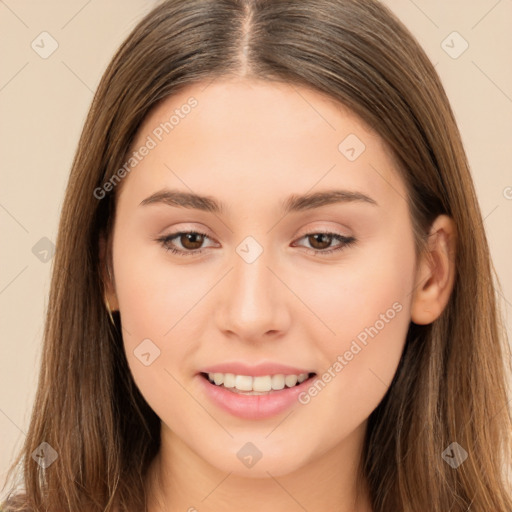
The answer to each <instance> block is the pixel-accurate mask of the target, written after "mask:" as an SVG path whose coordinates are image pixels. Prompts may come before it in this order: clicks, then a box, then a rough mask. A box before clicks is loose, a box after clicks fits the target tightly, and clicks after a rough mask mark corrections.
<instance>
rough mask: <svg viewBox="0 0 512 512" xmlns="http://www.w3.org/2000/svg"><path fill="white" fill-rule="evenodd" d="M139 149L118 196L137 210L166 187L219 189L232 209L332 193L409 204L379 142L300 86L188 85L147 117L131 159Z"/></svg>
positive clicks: (343, 112) (337, 106) (318, 95)
mask: <svg viewBox="0 0 512 512" xmlns="http://www.w3.org/2000/svg"><path fill="white" fill-rule="evenodd" d="M144 146H147V147H150V148H151V149H150V150H146V151H144V156H143V157H142V158H140V159H138V160H137V161H135V160H134V161H133V164H135V165H134V166H133V167H132V170H131V172H130V173H128V176H127V177H126V178H125V180H124V182H123V187H122V188H123V191H122V193H121V196H123V195H125V196H129V197H130V198H131V199H133V200H136V199H138V201H139V203H140V201H141V200H142V199H143V198H144V197H146V196H147V195H149V194H151V193H154V192H155V191H157V190H158V189H159V188H162V187H172V188H174V189H175V188H180V189H183V190H188V191H192V192H195V193H199V194H203V193H206V192H208V193H211V194H213V192H215V193H214V194H213V195H215V196H216V197H219V198H220V199H221V200H223V199H225V201H226V203H231V204H232V205H233V206H236V204H237V202H238V203H239V205H240V206H243V205H245V204H246V203H247V200H248V199H250V200H258V201H259V204H260V206H261V204H262V201H263V202H270V201H273V199H272V198H274V197H276V198H277V197H279V200H281V199H282V198H283V197H284V196H288V195H289V194H290V193H297V194H303V193H305V192H307V191H315V190H316V189H319V190H320V189H325V188H332V187H336V188H340V187H342V188H344V189H353V190H358V191H361V192H363V193H365V194H367V195H369V196H371V197H374V198H376V199H377V198H379V199H377V201H378V202H379V204H382V205H384V206H387V207H388V208H391V207H392V206H393V205H394V204H396V202H397V198H399V197H401V198H402V199H404V198H405V197H406V192H405V187H404V184H403V183H402V181H401V179H400V177H399V175H398V173H397V171H396V166H395V163H394V159H393V157H392V155H391V153H390V151H389V149H388V148H387V146H386V145H385V144H384V142H383V141H382V139H381V138H380V137H379V136H378V135H377V134H376V133H375V132H373V131H371V130H370V129H369V128H368V127H367V126H366V125H365V123H364V122H363V121H362V120H361V119H360V118H358V117H357V116H356V115H355V114H354V113H352V112H351V111H350V110H349V109H348V108H346V107H345V106H343V105H342V104H340V103H338V102H336V101H334V100H333V99H331V98H329V97H328V96H326V95H323V94H321V93H319V92H317V91H314V90H312V89H309V88H305V87H302V86H298V85H296V84H285V83H280V82H265V81H255V80H245V79H231V80H225V79H224V80H221V79H216V80H214V81H213V82H210V83H208V82H207V83H197V84H193V85H191V86H189V87H187V88H185V89H183V90H181V91H180V92H179V93H177V94H175V95H173V96H171V97H169V98H166V99H165V100H163V101H162V102H161V103H160V104H159V105H158V106H157V107H156V108H154V109H153V110H152V111H151V112H150V114H149V115H148V116H147V118H146V119H145V120H144V122H143V124H142V125H141V127H140V129H139V130H138V133H137V136H136V137H135V139H134V142H133V144H132V148H131V150H130V152H129V155H128V156H130V155H132V154H133V152H134V151H135V152H137V151H138V150H139V149H141V148H143V147H144ZM139 153H140V151H139ZM124 189H127V190H124ZM142 196H143V197H142Z"/></svg>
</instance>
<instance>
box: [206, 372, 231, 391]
mask: <svg viewBox="0 0 512 512" xmlns="http://www.w3.org/2000/svg"><path fill="white" fill-rule="evenodd" d="M208 377H210V380H211V373H209V374H208ZM224 387H225V388H234V387H235V376H234V375H233V374H232V373H225V374H224Z"/></svg>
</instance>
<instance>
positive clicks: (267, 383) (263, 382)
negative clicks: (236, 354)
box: [249, 375, 272, 391]
mask: <svg viewBox="0 0 512 512" xmlns="http://www.w3.org/2000/svg"><path fill="white" fill-rule="evenodd" d="M271 389H272V377H271V376H270V375H265V376H264V377H254V378H253V379H252V391H270V390H271ZM249 391H250V390H249Z"/></svg>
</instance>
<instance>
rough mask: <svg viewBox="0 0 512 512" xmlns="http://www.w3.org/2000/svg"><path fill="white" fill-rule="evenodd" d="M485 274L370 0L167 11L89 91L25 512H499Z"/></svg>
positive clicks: (505, 440) (392, 42)
mask: <svg viewBox="0 0 512 512" xmlns="http://www.w3.org/2000/svg"><path fill="white" fill-rule="evenodd" d="M494 294H495V290H494V285H493V281H492V265H491V262H490V257H489V249H488V245H487V242H486V238H485V233H484V230H483V224H482V217H481V214H480V211H479V208H478V203H477V199H476V196H475V192H474V187H473V183H472V180H471V176H470V172H469V168H468V163H467V160H466V156H465V153H464V150H463V147H462V143H461V139H460V135H459V132H458V129H457V126H456V123H455V120H454V117H453V114H452V111H451V109H450V106H449V103H448V100H447V98H446V95H445V93H444V90H443V88H442V85H441V83H440V81H439V78H438V76H437V74H436V72H435V70H434V68H433V66H432V65H431V63H430V62H429V60H428V59H427V57H426V56H425V54H424V52H423V51H422V50H421V48H420V47H419V45H418V43H417V42H416V41H415V39H414V38H413V37H412V36H411V34H410V33H409V32H408V31H407V30H406V29H405V27H404V26H403V25H402V24H401V23H400V22H399V21H398V20H397V19H396V17H394V16H393V15H392V14H391V13H390V12H389V11H388V10H387V9H386V8H385V7H383V6H382V5H381V4H380V3H378V2H376V1H369V0H366V1H354V0H337V1H334V0H314V1H313V0H311V1H310V0H308V1H304V2H293V1H288V0H286V1H280V2H267V1H259V2H258V1H246V2H243V1H236V0H223V1H218V0H217V1H199V0H197V1H196V0H192V1H187V2H184V1H181V2H180V1H176V0H174V1H167V2H164V3H162V4H161V5H160V6H158V7H157V8H155V9H154V10H153V11H152V12H151V13H150V14H148V15H147V16H146V17H145V19H144V20H142V21H141V22H140V23H139V25H138V26H137V27H136V28H135V29H134V31H133V32H132V34H130V36H129V37H128V39H127V40H126V41H125V43H124V44H123V45H122V46H121V48H120V50H119V51H118V53H117V54H116V56H115V57H114V59H113V60H112V62H111V64H110V66H109V67H108V69H107V71H106V73H105V75H104V77H103V79H102V81H101V83H100V85H99V88H98V91H97V93H96V96H95V98H94V101H93V105H92V107H91V110H90V113H89V116H88V118H87V121H86V124H85V127H84V130H83V133H82V137H81V140H80V144H79V148H78V151H77V154H76V157H75V160H74V163H73V168H72V171H71V177H70V181H69V184H68V188H67V192H66V198H65V203H64V206H63V211H62V217H61V223H60V229H59V235H58V240H57V247H56V255H55V260H54V269H53V278H52V288H51V293H50V303H49V308H48V319H47V324H46V330H45V340H44V343H45V344H44V348H43V361H42V368H41V373H40V381H39V387H38V392H37V396H36V400H35V405H34V413H33V417H32V421H31V424H30V428H29V432H28V435H27V438H26V443H25V446H24V447H23V450H22V452H21V453H20V456H19V458H18V460H17V461H16V462H15V464H14V465H13V466H12V471H14V469H15V466H16V465H17V464H18V463H19V462H20V461H22V464H23V482H24V487H25V490H24V492H23V493H20V494H18V495H17V496H13V497H12V498H11V499H10V501H9V502H8V503H6V504H5V505H4V507H5V508H6V510H9V511H13V510H47V511H54V510H55V511H61V510H80V511H86V510H87V511H103V510H105V511H110V510H113V511H119V512H121V511H132V510H133V511H140V510H147V511H149V512H156V511H160V510H161V511H164V510H165V511H172V512H174V511H178V510H189V511H194V510H198V511H225V512H229V511H231V510H235V509H236V510H240V509H242V510H244V511H257V510H275V511H295V510H309V511H316V510H332V511H334V510H336V511H337V512H349V511H350V512H353V511H356V512H369V511H372V512H387V511H390V512H396V511H408V512H412V511H419V510H422V511H427V510H428V511H432V512H441V511H443V512H444V511H446V510H451V511H460V512H462V511H467V510H472V511H477V512H489V511H491V510H492V511H497V512H508V511H510V510H512V497H511V494H510V490H509V485H508V483H507V481H506V477H505V474H504V473H505V471H504V470H505V469H507V468H508V467H509V466H510V460H511V459H510V455H511V451H510V440H511V437H510V434H511V422H510V413H509V408H508V407H507V401H508V397H507V394H506V385H505V383H506V371H505V367H504V365H503V362H504V361H507V362H508V361H509V355H508V353H507V351H506V349H507V346H508V345H507V343H506V338H505V334H504V332H502V331H500V323H499V317H498V309H497V305H496V302H495V295H494Z"/></svg>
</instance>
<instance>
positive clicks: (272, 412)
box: [196, 366, 316, 420]
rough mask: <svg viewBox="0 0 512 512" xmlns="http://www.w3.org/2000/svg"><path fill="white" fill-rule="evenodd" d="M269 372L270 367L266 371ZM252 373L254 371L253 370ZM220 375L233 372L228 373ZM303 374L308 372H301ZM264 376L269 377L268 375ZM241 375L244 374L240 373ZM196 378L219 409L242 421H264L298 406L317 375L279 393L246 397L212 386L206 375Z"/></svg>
mask: <svg viewBox="0 0 512 512" xmlns="http://www.w3.org/2000/svg"><path fill="white" fill-rule="evenodd" d="M222 368H225V366H222ZM267 370H268V367H267V368H266V369H265V371H267ZM251 371H254V370H253V369H251ZM296 372H297V370H296V369H295V370H294V371H293V372H291V373H293V374H296ZM213 373H215V372H213ZM219 373H231V372H227V371H226V372H219ZM270 373H272V372H270ZM284 373H287V372H284ZM301 373H308V372H305V371H301ZM264 374H265V375H268V373H264ZM239 375H244V374H243V373H240V374H239ZM249 375H250V373H249ZM196 377H197V378H198V379H199V385H200V386H201V390H202V392H203V393H204V394H205V395H206V398H207V400H208V401H211V402H212V403H213V404H214V405H215V406H216V407H218V408H219V409H222V410H223V411H226V412H228V413H230V414H232V415H233V416H237V417H239V418H242V419H246V420H262V419H265V418H270V417H272V416H276V415H278V414H280V413H283V412H284V411H286V410H287V409H289V408H290V407H292V406H293V405H294V404H295V405H298V396H299V394H300V393H302V392H303V391H305V390H306V389H307V388H308V387H309V386H310V385H311V381H312V380H313V379H314V378H315V377H316V374H315V376H313V377H311V378H308V379H306V380H305V381H304V382H302V383H300V384H298V385H296V386H293V387H292V388H287V387H285V388H284V389H281V390H279V391H270V392H269V393H268V394H266V395H245V394H239V393H234V392H233V391H229V390H228V389H226V388H224V387H223V386H216V385H215V384H212V383H211V382H210V381H209V380H208V379H207V378H206V377H205V376H204V375H201V374H198V375H196Z"/></svg>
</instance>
